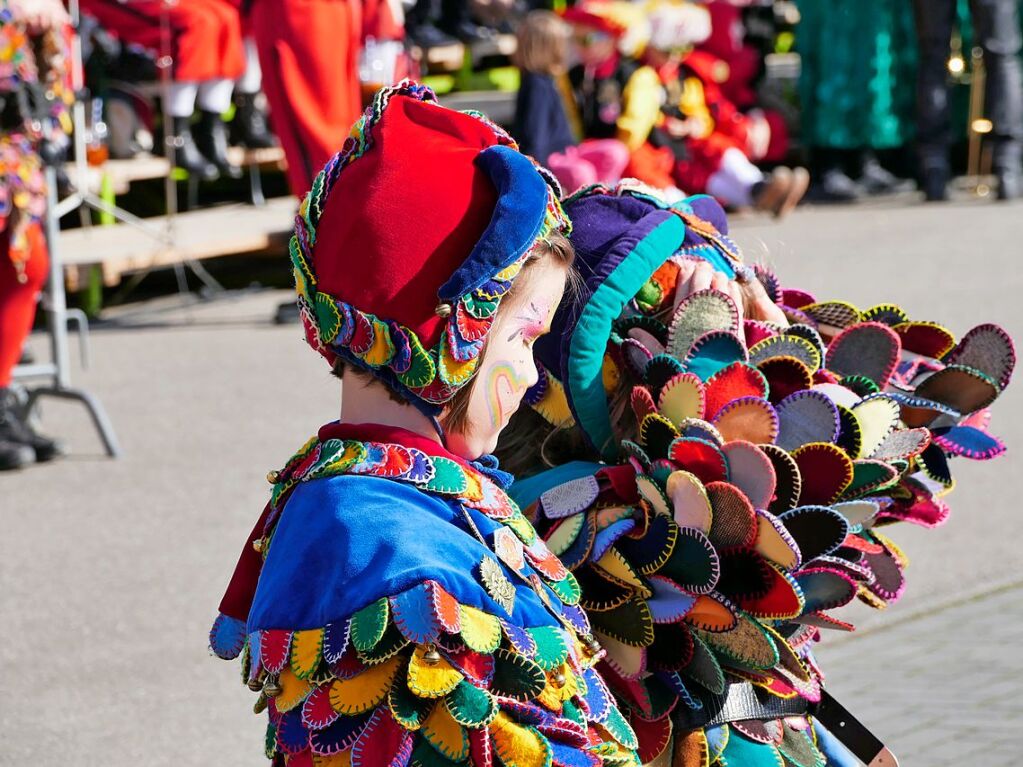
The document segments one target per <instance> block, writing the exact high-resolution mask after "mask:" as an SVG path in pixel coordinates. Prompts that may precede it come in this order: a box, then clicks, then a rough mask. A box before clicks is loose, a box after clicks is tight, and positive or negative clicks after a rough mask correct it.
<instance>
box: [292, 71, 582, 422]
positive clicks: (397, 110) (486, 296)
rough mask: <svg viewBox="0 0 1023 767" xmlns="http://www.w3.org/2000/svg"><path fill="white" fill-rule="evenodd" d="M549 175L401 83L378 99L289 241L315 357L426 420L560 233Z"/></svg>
mask: <svg viewBox="0 0 1023 767" xmlns="http://www.w3.org/2000/svg"><path fill="white" fill-rule="evenodd" d="M557 193H558V190H557V185H556V183H554V182H553V181H552V180H551V179H550V177H549V174H546V172H545V171H543V170H542V169H541V168H539V167H538V166H536V165H535V164H534V163H533V162H532V160H530V159H529V158H527V157H526V156H525V155H523V154H521V153H519V152H518V151H517V147H516V145H515V142H514V141H513V140H512V139H511V137H510V136H508V134H507V133H505V132H504V131H503V130H501V129H500V128H498V127H497V126H496V125H494V124H492V123H490V122H489V121H487V120H486V119H485V118H483V117H482V116H480V115H477V114H473V113H464V112H457V111H454V110H451V109H446V108H444V107H442V106H440V105H439V104H438V103H437V102H436V100H435V97H434V95H433V93H432V91H430V90H429V89H428V88H425V87H423V86H420V85H417V84H415V83H412V82H409V81H406V82H403V83H401V84H399V85H398V86H395V87H393V88H385V89H384V90H382V91H381V92H380V93H378V94H377V96H376V98H375V99H374V102H373V104H372V105H371V106H370V107H369V108H368V109H367V111H366V114H365V115H364V116H363V118H362V119H361V120H360V121H359V122H358V123H356V124H355V126H354V127H353V128H352V133H351V136H349V138H348V139H347V140H346V141H345V144H344V147H343V148H342V150H341V152H339V153H338V154H337V155H336V156H335V157H334V158H333V159H332V160H331V162H330V163H329V164H328V165H327V167H326V168H325V169H324V170H323V172H322V173H321V174H320V175H319V176H318V177H317V179H316V182H315V183H314V185H313V188H312V190H311V191H310V193H309V195H308V196H307V198H306V199H305V201H304V202H303V204H302V208H301V210H300V212H299V216H298V218H297V221H296V228H295V236H294V237H293V238H292V244H291V256H292V260H293V262H294V265H295V279H296V287H297V289H298V293H299V304H300V306H301V307H302V310H303V311H302V314H303V320H304V322H305V324H306V331H307V338H308V339H309V342H310V344H311V345H313V347H314V348H316V349H317V350H318V351H320V353H321V354H323V355H324V356H325V357H327V358H328V359H329V360H331V361H333V360H334V359H335V358H337V357H341V358H343V359H345V360H347V361H349V362H351V363H353V364H355V365H357V366H359V367H362V368H364V369H366V370H369V371H370V372H372V373H373V374H374V375H376V376H377V377H378V378H380V379H381V380H383V381H384V382H385V383H387V384H388V385H389V386H391V387H392V388H394V389H396V390H397V391H399V392H400V393H402V394H403V395H405V396H406V397H407V398H408V399H410V400H411V401H412V402H413V403H414V404H417V405H419V406H421V407H424V409H426V410H429V411H435V410H437V409H439V406H440V405H441V404H443V403H444V402H446V401H447V400H449V399H450V398H451V397H452V396H453V395H454V393H455V392H456V391H457V390H458V388H459V387H460V386H462V385H464V384H465V383H466V382H467V381H468V380H470V379H471V377H472V375H473V373H474V372H475V370H476V366H477V363H478V358H479V355H480V352H481V350H482V348H483V342H484V340H485V338H486V334H487V332H489V329H490V325H491V323H492V320H493V317H494V314H495V313H496V311H497V307H498V305H499V303H500V300H501V298H502V297H503V296H504V295H505V294H506V293H507V292H508V290H510V288H511V285H512V282H513V280H514V278H515V276H516V275H517V274H518V272H519V269H520V268H521V266H522V263H523V262H524V261H525V259H526V257H527V256H528V254H529V251H530V249H531V248H532V247H533V246H534V244H535V243H536V242H537V241H538V240H539V239H540V238H542V237H543V236H545V235H546V234H548V233H549V232H551V231H552V230H555V229H558V230H567V227H568V222H567V219H566V218H565V217H564V214H563V213H562V212H561V208H560V205H559V204H558V201H557V196H558V194H557Z"/></svg>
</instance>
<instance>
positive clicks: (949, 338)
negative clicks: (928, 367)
mask: <svg viewBox="0 0 1023 767" xmlns="http://www.w3.org/2000/svg"><path fill="white" fill-rule="evenodd" d="M892 330H894V331H895V332H896V333H898V334H899V338H901V339H902V348H903V349H905V350H906V351H908V352H913V353H914V354H919V355H922V356H924V357H933V358H934V359H940V358H942V357H943V356H945V355H946V354H947V353H948V352H949V351H950V350H951V349H952V347H953V346H955V342H956V340H955V336H954V335H952V332H951V331H950V330H947V329H946V328H944V327H942V326H941V325H937V324H935V323H933V322H900V323H899V324H898V325H895V326H894V327H893V328H892Z"/></svg>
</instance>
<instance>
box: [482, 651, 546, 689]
mask: <svg viewBox="0 0 1023 767" xmlns="http://www.w3.org/2000/svg"><path fill="white" fill-rule="evenodd" d="M546 686H547V676H546V675H545V674H544V672H543V669H542V668H540V666H538V665H537V664H536V663H534V662H533V661H531V660H529V659H528V658H524V657H523V656H521V655H518V654H516V653H512V652H509V651H508V650H498V651H497V652H496V653H494V679H493V681H492V682H491V684H490V688H491V690H492V691H493V692H494V694H495V695H505V696H507V697H509V698H515V699H516V700H533V699H534V698H536V696H538V695H539V694H540V693H542V692H543V689H544V687H546Z"/></svg>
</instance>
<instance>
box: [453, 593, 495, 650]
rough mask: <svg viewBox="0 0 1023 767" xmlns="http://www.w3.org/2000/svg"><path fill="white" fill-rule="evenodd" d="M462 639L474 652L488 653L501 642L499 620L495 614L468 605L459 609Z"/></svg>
mask: <svg viewBox="0 0 1023 767" xmlns="http://www.w3.org/2000/svg"><path fill="white" fill-rule="evenodd" d="M460 615H461V623H462V641H463V642H465V644H466V645H467V646H468V647H469V648H470V649H473V650H476V652H483V653H490V652H493V651H494V650H496V649H497V648H498V647H499V646H500V644H501V622H500V621H499V620H498V619H497V617H496V616H493V615H490V614H489V613H485V612H483V611H482V610H477V609H476V608H475V607H470V606H469V605H462V606H461V609H460Z"/></svg>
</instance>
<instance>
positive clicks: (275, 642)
mask: <svg viewBox="0 0 1023 767" xmlns="http://www.w3.org/2000/svg"><path fill="white" fill-rule="evenodd" d="M290 655H291V632H290V631H283V630H277V629H271V630H269V631H264V632H262V635H261V636H260V639H259V660H260V662H261V663H262V664H263V668H265V669H266V670H267V671H269V672H270V673H271V674H279V673H280V672H281V669H282V668H284V665H285V664H286V663H287V662H288V658H289V657H290Z"/></svg>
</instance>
